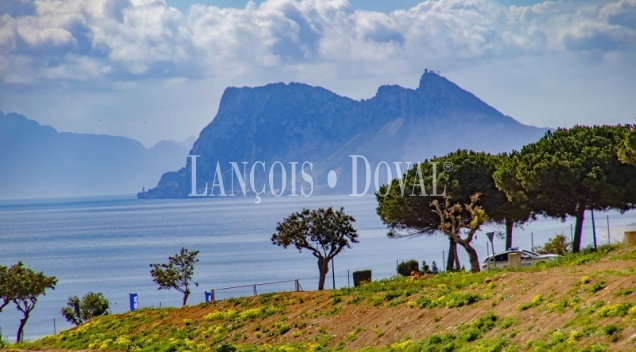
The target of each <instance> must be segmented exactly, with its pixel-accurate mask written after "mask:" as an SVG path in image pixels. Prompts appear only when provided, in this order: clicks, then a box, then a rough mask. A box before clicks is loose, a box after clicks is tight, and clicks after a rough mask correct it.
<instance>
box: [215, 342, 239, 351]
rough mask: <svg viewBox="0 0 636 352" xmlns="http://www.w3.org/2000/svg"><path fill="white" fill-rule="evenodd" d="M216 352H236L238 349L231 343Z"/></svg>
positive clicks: (221, 346)
mask: <svg viewBox="0 0 636 352" xmlns="http://www.w3.org/2000/svg"><path fill="white" fill-rule="evenodd" d="M216 352H236V347H235V346H234V345H232V344H231V343H227V342H226V343H224V344H222V345H220V346H219V347H217V348H216Z"/></svg>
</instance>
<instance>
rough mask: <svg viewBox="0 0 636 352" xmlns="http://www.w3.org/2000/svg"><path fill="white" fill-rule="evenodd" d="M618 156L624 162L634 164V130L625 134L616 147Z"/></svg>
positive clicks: (635, 154)
mask: <svg viewBox="0 0 636 352" xmlns="http://www.w3.org/2000/svg"><path fill="white" fill-rule="evenodd" d="M618 158H619V159H620V160H621V161H622V162H624V163H627V164H631V165H636V130H632V131H630V132H629V133H627V134H626V135H625V138H624V139H623V142H622V143H621V145H620V146H619V148H618Z"/></svg>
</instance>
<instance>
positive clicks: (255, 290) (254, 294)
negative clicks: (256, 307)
mask: <svg viewBox="0 0 636 352" xmlns="http://www.w3.org/2000/svg"><path fill="white" fill-rule="evenodd" d="M253 286H254V296H256V285H253Z"/></svg>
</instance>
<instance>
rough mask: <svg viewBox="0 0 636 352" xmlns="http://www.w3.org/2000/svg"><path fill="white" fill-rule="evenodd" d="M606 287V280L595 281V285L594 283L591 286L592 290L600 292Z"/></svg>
mask: <svg viewBox="0 0 636 352" xmlns="http://www.w3.org/2000/svg"><path fill="white" fill-rule="evenodd" d="M604 288H605V281H598V282H595V283H594V285H592V287H591V288H590V291H592V292H598V291H600V290H602V289H604Z"/></svg>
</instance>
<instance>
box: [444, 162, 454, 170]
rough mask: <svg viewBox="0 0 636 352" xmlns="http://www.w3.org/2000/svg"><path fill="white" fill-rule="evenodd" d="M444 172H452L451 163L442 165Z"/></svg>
mask: <svg viewBox="0 0 636 352" xmlns="http://www.w3.org/2000/svg"><path fill="white" fill-rule="evenodd" d="M444 171H446V172H451V171H453V163H451V162H450V161H447V162H445V163H444Z"/></svg>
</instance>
